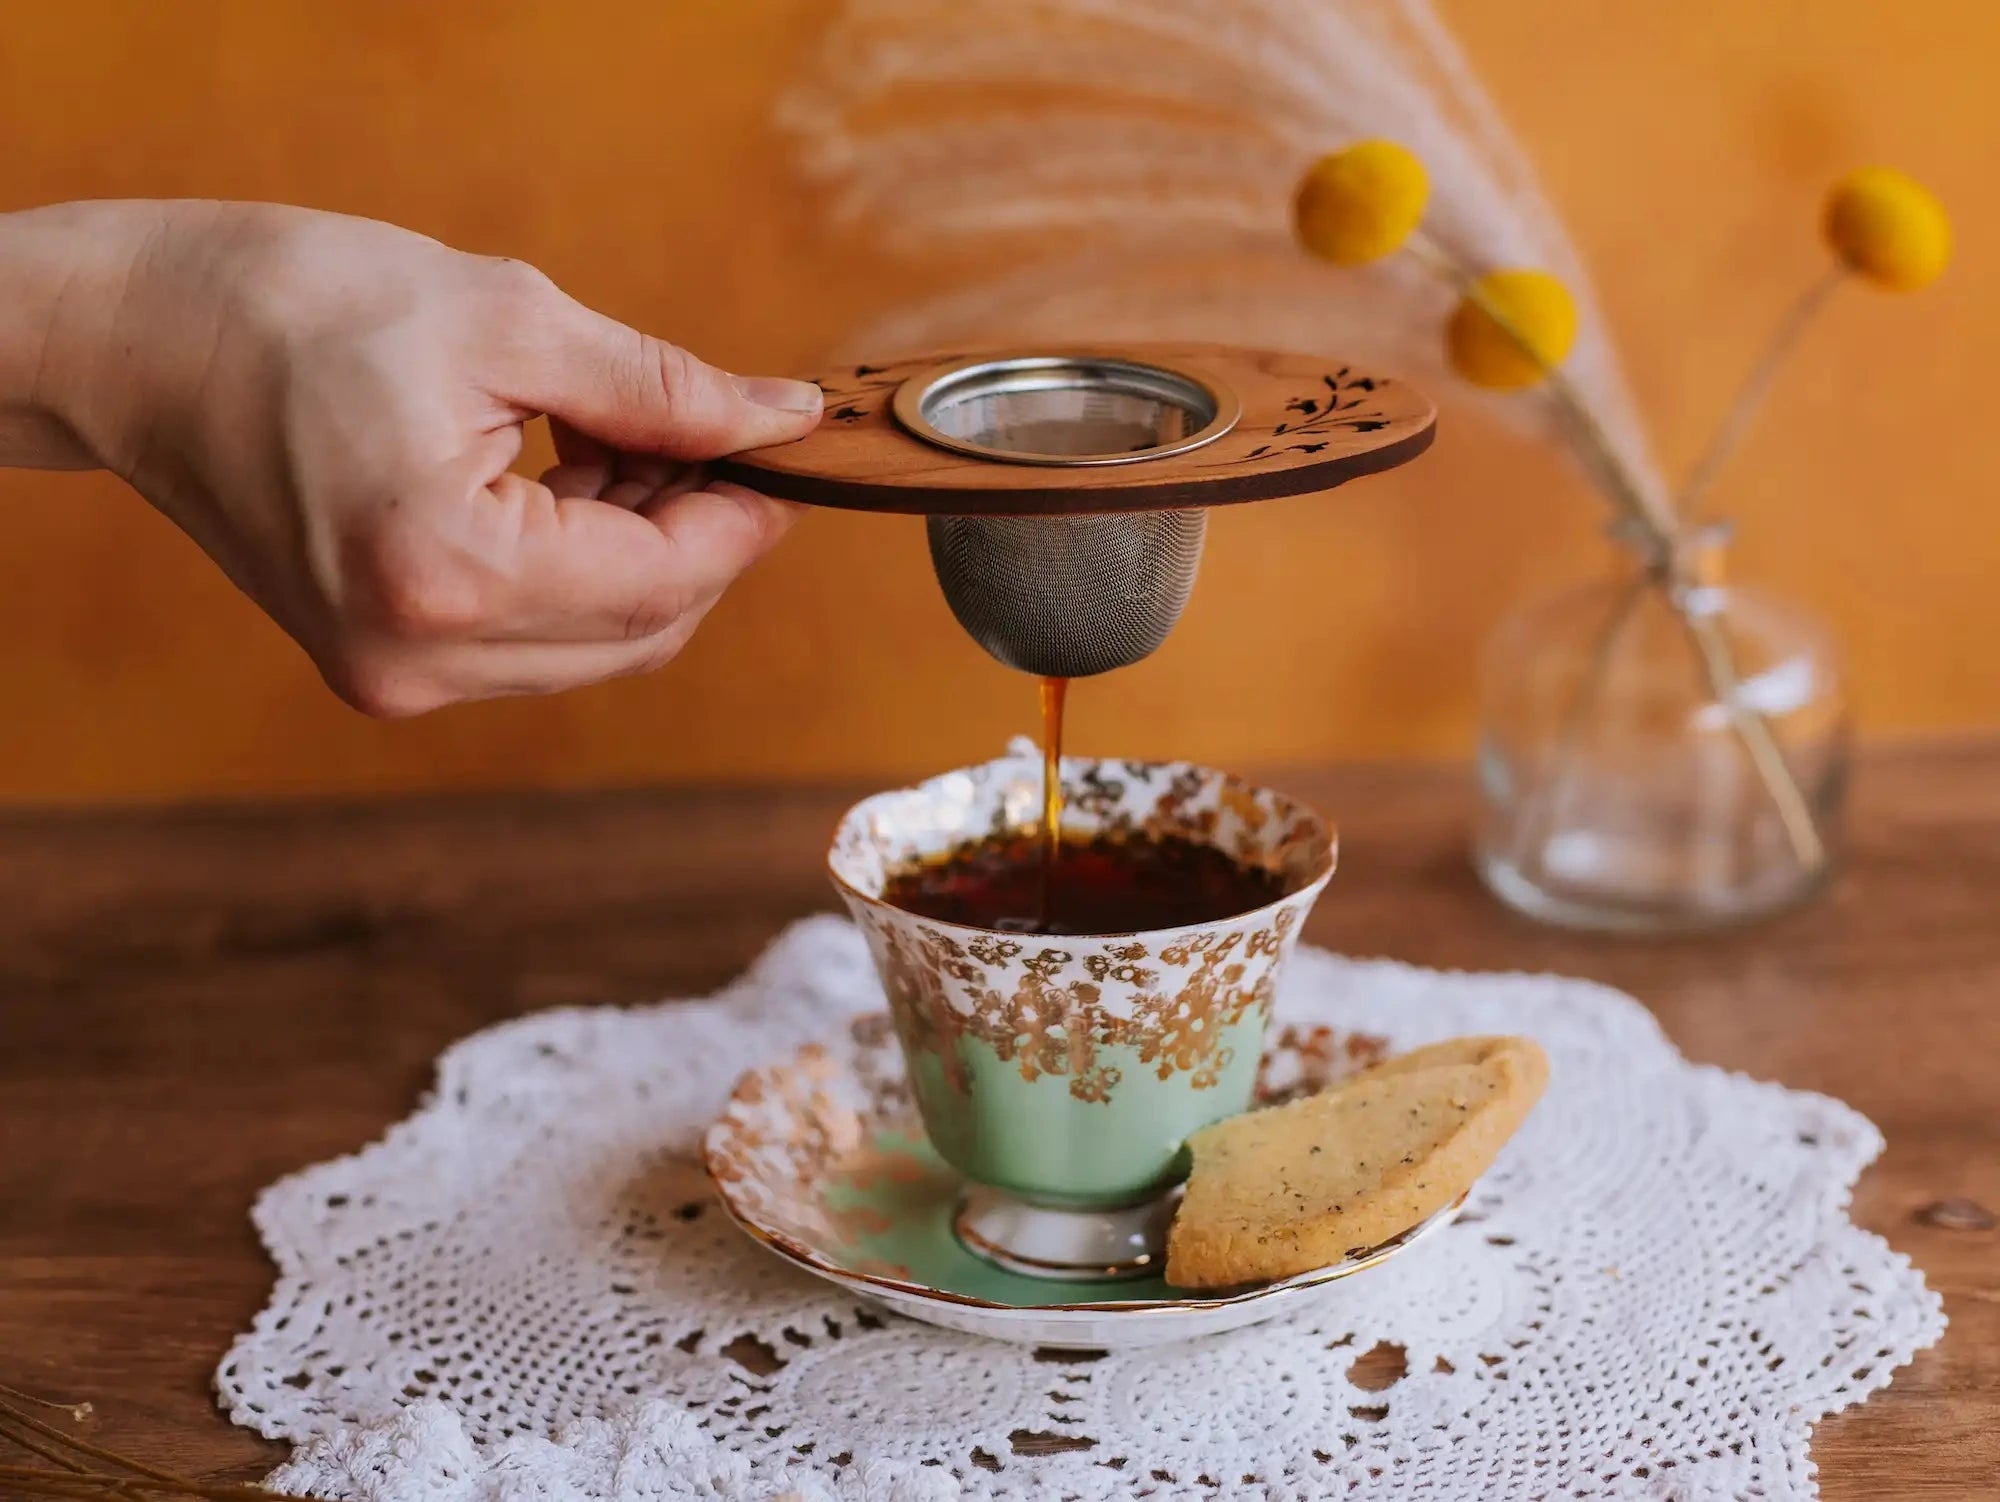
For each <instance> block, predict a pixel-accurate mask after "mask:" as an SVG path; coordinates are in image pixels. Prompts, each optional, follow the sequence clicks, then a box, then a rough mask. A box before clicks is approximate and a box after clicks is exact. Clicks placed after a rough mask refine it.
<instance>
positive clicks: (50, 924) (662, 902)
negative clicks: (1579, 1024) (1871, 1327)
mask: <svg viewBox="0 0 2000 1502" xmlns="http://www.w3.org/2000/svg"><path fill="white" fill-rule="evenodd" d="M1284 780H1285V782H1286V784H1287V785H1288V786H1292V787H1294V788H1296V789H1297V790H1299V791H1301V792H1304V793H1307V794H1309V795H1311V796H1313V797H1315V798H1316V799H1318V800H1320V801H1321V802H1322V805H1323V806H1324V807H1326V808H1328V809H1329V810H1331V811H1333V812H1334V813H1335V814H1336V816H1337V817H1338V818H1339V819H1340V821H1341V824H1342V826H1343V850H1342V862H1341V873H1340V875H1339V876H1338V877H1337V878H1336V880H1335V884H1334V886H1333V888H1332V889H1331V891H1330V893H1329V896H1328V898H1327V899H1326V900H1325V901H1324V902H1322V904H1321V905H1320V909H1319V912H1318V914H1317V915H1316V917H1315V919H1314V922H1313V924H1312V926H1311V928H1310V929H1309V937H1310V938H1312V939H1313V940H1315V941H1317V942H1319V943H1323V944H1328V945H1332V946H1336V947H1338V948H1341V949H1345V950H1347V951H1350V952H1353V953H1358V954H1371V953H1379V954H1387V955H1393V956H1398V957H1401V958H1405V959H1410V960H1415V961H1420V962H1423V963H1427V964H1436V965H1444V966H1458V967H1468V968H1489V969H1491V968H1526V969H1548V970H1556V971H1563V972H1567V973H1570V974H1575V975H1586V976H1592V977H1596V978H1598V979H1602V980H1605V981H1608V982H1610V983H1612V984H1614V985H1617V986H1621V987H1624V988H1626V989H1628V990H1630V991H1632V992H1633V993H1635V994H1636V995H1638V996H1640V997H1642V998H1644V999H1645V1000H1646V1001H1648V1002H1649V1003H1651V1004H1652V1006H1653V1007H1654V1008H1655V1009H1656V1010H1657V1012H1658V1013H1659V1016H1660V1018H1661V1020H1662V1021H1663V1022H1664V1023H1665V1025H1666V1027H1667V1030H1668V1031H1669V1032H1670V1033H1671V1034H1672V1035H1673V1037H1674V1039H1675V1040H1676V1041H1677V1042H1678V1043H1679V1044H1680V1046H1681V1047H1682V1048H1683V1049H1684V1050H1685V1051H1686V1052H1687V1053H1688V1054H1690V1055H1692V1056H1693V1057H1695V1058H1698V1059H1706V1060H1712V1061H1714V1062H1716V1063H1718V1064H1724V1065H1727V1066H1730V1067H1732V1068H1736V1069H1742V1070H1747V1071H1749V1072H1751V1073H1753V1074H1757V1075H1763V1076H1768V1077H1770V1078H1773V1079H1777V1080H1782V1081H1784V1082H1785V1083H1786V1084H1789V1085H1796V1086H1803V1087H1806V1088H1809V1089H1814V1090H1823V1091H1826V1092H1829V1093H1830V1094H1833V1095H1837V1096H1839V1097H1841V1098H1842V1099H1844V1100H1847V1101H1850V1102H1852V1103H1853V1104H1854V1105H1855V1106H1857V1107H1859V1108H1860V1109H1861V1110H1862V1111H1864V1112H1866V1113H1867V1114H1868V1115H1869V1116H1870V1117H1872V1118H1873V1119H1874V1120H1875V1121H1876V1122H1877V1123H1878V1124H1879V1125H1880V1126H1881V1127H1882V1129H1883V1131H1884V1132H1885V1133H1886V1134H1887V1136H1888V1139H1889V1148H1888V1152H1887V1153H1886V1154H1885V1155H1884V1157H1883V1158H1882V1160H1881V1161H1880V1162H1879V1163H1877V1164H1876V1165H1875V1166H1874V1167H1873V1168H1872V1169H1870V1170H1869V1171H1868V1173H1867V1174H1866V1175H1865V1176H1864V1177H1863V1179H1862V1181H1861V1185H1860V1188H1859V1191H1858V1194H1857V1198H1856V1204H1857V1210H1856V1213H1857V1217H1858V1219H1859V1220H1860V1221H1861V1222H1862V1223H1863V1224H1864V1225H1867V1226H1870V1227H1872V1228H1874V1229H1876V1230H1878V1231H1880V1232H1882V1233H1883V1234H1884V1235H1886V1236H1887V1237H1888V1238H1889V1239H1890V1240H1891V1241H1892V1242H1893V1243H1894V1244H1895V1245H1896V1246H1897V1247H1899V1248H1901V1249H1902V1250H1904V1251H1906V1252H1908V1253H1909V1254H1910V1255H1911V1256H1912V1257H1913V1258H1915V1260H1916V1261H1917V1263H1918V1264H1919V1265H1920V1266H1921V1267H1922V1268H1923V1269H1924V1270H1925V1272H1926V1274H1927V1275H1928V1276H1929V1278H1930V1280H1931V1283H1932V1286H1934V1287H1936V1288H1938V1289H1940V1290H1942V1292H1943V1294H1944V1299H1945V1306H1946V1309H1947V1310H1948V1312H1949V1314H1950V1316H1951V1321H1952V1328H1951V1331H1950V1333H1949V1334H1948V1335H1947V1336H1946V1338H1945V1340H1944V1343H1943V1344H1942V1345H1941V1346H1940V1347H1939V1348H1937V1349H1936V1350H1934V1351H1931V1352H1929V1353H1927V1354H1925V1355H1923V1356H1920V1357H1919V1358H1918V1359H1917V1361H1916V1363H1915V1365H1914V1366H1912V1367H1910V1368H1908V1369H1907V1370H1906V1371H1904V1372H1903V1373H1902V1374H1901V1375H1900V1376H1898V1377H1897V1379H1896V1382H1895V1385H1894V1386H1893V1387H1892V1388H1891V1389H1890V1390H1889V1391H1888V1392H1886V1393H1884V1394H1882V1395H1881V1396H1879V1397H1877V1398H1875V1399H1874V1400H1873V1401H1871V1402H1870V1403H1868V1404H1867V1405H1866V1406H1865V1407H1864V1408H1862V1409H1859V1410H1855V1411H1852V1412H1850V1413H1848V1414H1845V1415H1843V1416H1840V1417H1838V1418H1835V1419H1833V1420H1831V1421H1830V1422H1828V1423H1827V1424H1826V1425H1824V1426H1823V1428H1822V1430H1821V1432H1820V1434H1819V1436H1818V1439H1817V1440H1816V1442H1815V1445H1814V1453H1815V1456H1816V1457H1817V1459H1818V1461H1819V1464H1820V1468H1821V1476H1822V1482H1823V1485H1824V1488H1825V1495H1826V1496H1827V1497H1829V1498H1871V1499H1874V1498H1896V1499H1915V1498H1938V1497H1954V1498H1958V1497H1962V1498H1973V1497H1983V1498H1991V1497H1994V1496H1996V1495H2000V1231H1993V1230H1951V1229H1945V1228H1942V1227H1939V1226H1935V1225H1931V1224H1928V1223H1926V1222H1925V1220H1924V1219H1922V1218H1921V1217H1920V1215H1919V1212H1920V1211H1921V1210H1922V1209H1923V1207H1925V1206H1927V1205H1930V1204H1933V1203H1934V1202H1936V1201H1939V1200H1944V1199H1949V1198H1956V1197H1963V1198H1967V1199H1970V1200H1974V1201H1976V1202H1978V1203H1979V1204H1982V1205H1984V1206H1987V1207H1989V1208H1995V1209H2000V743H1996V744H1987V745H1983V746H1969V747H1961V748H1955V749H1948V750H1930V751H1923V752H1900V753H1893V754H1879V755H1876V756H1874V757H1872V758H1870V759H1868V760H1867V761H1866V762H1865V764H1864V766H1863V768H1862V772H1861V775H1860V777H1859V780H1858V784H1857V789H1856V795H1855V799H1854V803H1853V809H1852V814H1853V818H1852V840H1851V844H1852V857H1851V862H1850V865H1849V868H1848V870H1847V873H1846V875H1845V876H1844V877H1843V879H1842V880H1841V881H1840V882H1839V883H1838V884H1837V885H1836V887H1835V888H1834V889H1833V891H1832V892H1831V893H1830V894H1829V895H1828V897H1827V898H1826V899H1825V900H1823V901H1822V902H1820V903H1819V904H1818V905H1817V906H1815V907H1813V908H1811V909H1809V910H1807V911H1804V912H1801V913H1798V914H1794V915H1792V916H1790V917H1787V918H1785V919H1783V920H1781V921H1779V922H1776V923H1774V924H1772V925H1770V926H1768V927H1765V928H1761V929H1757V930H1754V931H1751V932H1748V933H1742V934H1737V935H1732V936H1728V937H1724V938H1710V939H1702V940H1683V941H1674V942H1638V941H1613V940H1600V939H1591V938H1580V937H1575V936H1570V935H1565V934H1560V933H1555V932H1551V931H1548V930H1545V929H1541V928H1538V927H1536V926H1534V925H1532V924H1530V923H1528V922H1526V921H1524V920H1521V919H1518V918H1515V917H1512V916H1510V915H1508V914H1507V913H1504V912H1503V911H1501V910H1500V909H1499V908H1498V907H1496V906H1495V904H1494V903H1493V902H1491V901H1490V900H1489V899H1488V898H1487V897H1486V896H1485V895H1484V894H1483V892H1482V891H1481V890H1480V888H1479V887H1478V886H1477V885H1476V883H1475V882H1474V879H1473V878H1472V876H1471V875H1470V874H1469V872H1468V870H1467V866H1466V861H1465V855H1464V850H1463V844H1464V831H1465V828H1466V805H1467V788H1466V780H1465V777H1464V775H1463V774H1462V773H1461V772H1458V771H1454V770H1449V769H1411V768H1401V769H1397V768H1376V769H1351V770H1340V771H1334V772H1324V773H1312V774H1307V775H1300V776H1293V777H1288V778H1286V779H1284ZM848 791H850V790H839V789H828V790H814V791H785V792H756V793H750V792H691V791H682V792H646V793H629V794H609V795H591V796H564V797H520V798H489V797H479V798H452V799H427V800H422V801H405V802H384V803H365V804H353V805H341V806H333V807H328V806H315V807H285V808H250V809H235V810H226V811H193V812H180V811H175V812H152V813H85V814H77V815H68V814H63V815H15V816H7V817H4V818H0V1383H6V1384H10V1385H13V1386H15V1387H20V1388H25V1389H27V1390H30V1391H33V1392H37V1393H41V1394H44V1395H53V1396H63V1397H69V1396H73V1395H75V1396H83V1397H88V1398H90V1399H92V1400H94V1401H95V1402H96V1403H97V1405H98V1407H99V1409H100V1411H101V1412H102V1414H103V1420H102V1422H101V1423H100V1425H99V1426H98V1427H97V1429H96V1431H95V1437H96V1438H97V1439H98V1440H99V1442H101V1443H104V1444H108V1445H111V1446H112V1447H114V1448H117V1449H121V1450H123V1451H124V1452H125V1453H127V1454H131V1455H135V1456H138V1457H141V1458H144V1459H148V1460H151V1461H153V1462H155V1463H160V1464H165V1465H168V1466H170V1467H172V1468H175V1469H179V1470H181V1471H184V1472H187V1473H190V1474H197V1475H212V1476H217V1477H251V1476H255V1475H257V1474H259V1473H260V1472H261V1471H262V1469H264V1468H265V1467H267V1466H269V1465H270V1464H272V1463H274V1462H275V1460H276V1459H277V1458H278V1457H279V1451H278V1449H277V1447H275V1446H272V1445H268V1444H265V1443H264V1442H262V1441H260V1440H257V1439H256V1438H254V1437H252V1436H251V1435H250V1434H248V1433H247V1432H245V1431H242V1430H238V1429H232V1428H231V1427H229V1426H228V1424H226V1423H225V1422H224V1421H223V1419H222V1418H221V1417H220V1416H219V1415H218V1414H217V1412H216V1411H215V1409H214V1407H213V1404H212V1400H211V1398H210V1396H209V1386H208V1383H209V1374H210V1372H211V1371H212V1370H213V1368H214V1366H215V1363H216V1361H217V1359H218V1357H219V1356H220V1354H221V1352H222V1350H223V1348H224V1346H225V1345H226V1344H227V1343H228V1341H229V1340H230V1338H231V1337H232V1336H233V1335H234V1334H235V1333H236V1332H237V1331H238V1330H239V1329H241V1328H243V1327H244V1326H245V1325H247V1323H248V1322H249V1320H250V1318H251V1316H252V1314H254V1313H255V1311H256V1310H257V1308H258V1307H259V1306H260V1304H261V1303H262V1301H263V1299H264V1297H265V1295H266V1292H267V1291H268V1287H269V1283H270V1270H269V1268H268V1267H267V1265H266V1263H265V1260H264V1257H263V1255H262V1253H261V1251H260V1249H259V1247H258V1245H257V1243H256V1241H255V1239H254V1237H253V1236H252V1233H251V1230H250V1225H249V1221H248V1219H247V1216H246V1211H247V1209H248V1207H249V1204H250V1201H251V1198H252V1196H253V1195H255V1193H256V1192H257V1190H258V1189H260V1188H261V1187H262V1186H263V1185H264V1184H266V1183H268V1182H269V1181H271V1180H272V1179H274V1178H276V1177H278V1176H279V1175H281V1174H283V1173H285V1172H287V1171H289V1170H291V1169H294V1168H298V1167H301V1166H302V1165H305V1164H308V1163H312V1162H316V1161H318V1160H320V1159H323V1158H326V1157H328V1156H330V1155H332V1154H336V1153H341V1152H345V1151H347V1150H350V1149H352V1148H354V1147H357V1146H359V1145H360V1144H362V1143H364V1142H366V1141H368V1140H369V1139H371V1138H372V1137H374V1136H375V1135H376V1134H377V1133H379V1132H380V1131H381V1130H382V1129H383V1128H384V1127H385V1126H386V1125H388V1123H390V1122H391V1121H393V1120H395V1119H396V1118H398V1117H400V1116H402V1115H403V1114H405V1113H406V1112H407V1111H408V1110H409V1109H410V1107H411V1105H412V1104H413V1102H414V1101H415V1099H416V1097H417V1095H418V1093H419V1091H420V1090H421V1089H422V1088H423V1086H424V1084H425V1082H426V1079H427V1075H428V1071H429V1067H430V1062H431V1060H432V1058H433V1057H434V1056H435V1055H436V1054H437V1052H438V1051H439V1050H440V1049H441V1048H443V1047H444V1046H445V1045H446V1044H447V1043H449V1042H451V1041H452V1040H453V1039H455V1038H457V1037H460V1036H461V1035H463V1034H465V1033H467V1032H469V1031H471V1030H473V1029H474V1028H477V1027H480V1026H483V1025H484V1024H486V1023H489V1022H492V1021H494V1020H496V1019H498V1018H503V1017H508V1016H511V1015H514V1014H516V1013H519V1012H523V1011H526V1010H529V1009H531V1008H536V1007H545V1006H550V1005H554V1004H559V1003H578V1002H595V1001H614V1002H629V1001H635V1000H640V999H644V998H651V997H657V996H661V995H669V996H671V995H693V994H699V993H701V992H703V991H706V990H708V989H710V988H712V987H714V986H715V985H716V984H717V983H719V982H721V981H722V980H724V979H725V978H726V977H728V976H729V975H731V974H732V973H733V972H734V971H736V970H737V969H738V968H739V967H741V966H742V965H743V964H744V963H745V962H746V961H747V960H749V959H750V957H751V956H752V955H753V954H755V953H756V952H757V950H758V948H759V947H760V946H761V945H762V944H763V943H764V942H765V941H766V940H768V939H769V938H770V937H771V936H772V935H773V934H774V933H776V932H777V931H778V929H779V928H780V927H781V926H782V925H783V924H784V923H785V922H786V921H787V920H789V919H791V918H794V917H796V916H799V915H801V914H804V913H806V912H809V911H811V910H814V909H817V908H824V907H827V906H829V905H830V897H829V894H828V891H827V889H826V888H825V886H824V885H823V881H822V877H821V875H820V858H821V855H822V852H823V848H824V842H825V838H826V835H827V833H828V831H829V829H830V828H831V825H832V822H833V819H834V817H835V815H836V814H837V812H838V810H839V809H840V807H841V806H842V805H843V801H844V798H845V797H846V796H847V792H848Z"/></svg>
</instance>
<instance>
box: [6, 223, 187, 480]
mask: <svg viewBox="0 0 2000 1502" xmlns="http://www.w3.org/2000/svg"><path fill="white" fill-rule="evenodd" d="M159 213H160V211H159V209H158V208H157V207H156V206H153V205H148V204H142V203H115V202H107V203H77V204H55V205H51V206H50V207H47V208H39V209H27V210H23V211H21V212H19V213H13V214H0V466H12V467H21V468H28V469H91V468H95V467H97V466H98V465H99V464H100V463H102V462H103V459H102V456H101V455H100V454H99V453H97V452H96V451H95V445H94V444H93V443H92V441H91V440H90V439H89V438H87V437H86V436H84V429H83V427H82V426H81V425H80V423H81V417H82V405H81V404H82V401H83V398H84V397H85V395H86V393H87V391H88V386H89V383H90V382H91V381H93V380H95V379H98V378H99V377H100V376H101V375H102V374H103V373H104V370H105V368H106V365H107V362H115V358H116V351H115V349H113V347H112V346H113V344H114V343H115V338H114V336H115V331H116V328H117V325H118V320H119V308H120V304H121V302H122V301H123V296H124V289H125V286H126V283H127V282H128V280H129V277H130V274H131V270H132V267H133V266H134V264H135V263H136V261H137V259H138V257H139V255H140V254H141V253H142V250H143V247H144V245H145V243H146V241H147V239H148V237H149V234H150V233H151V229H152V227H153V226H156V225H157V223H158V219H159Z"/></svg>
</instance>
